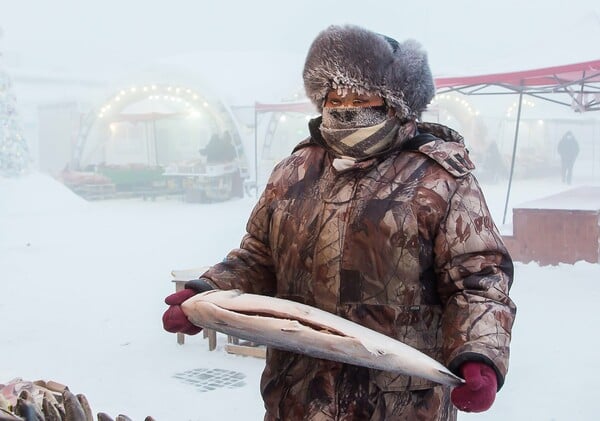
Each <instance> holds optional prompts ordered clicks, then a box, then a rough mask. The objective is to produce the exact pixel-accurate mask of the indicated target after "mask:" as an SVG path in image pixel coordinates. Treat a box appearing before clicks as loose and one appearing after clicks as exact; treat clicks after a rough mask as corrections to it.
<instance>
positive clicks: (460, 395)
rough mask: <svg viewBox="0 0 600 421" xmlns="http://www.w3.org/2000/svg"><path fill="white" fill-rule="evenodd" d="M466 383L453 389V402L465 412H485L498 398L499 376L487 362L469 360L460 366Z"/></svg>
mask: <svg viewBox="0 0 600 421" xmlns="http://www.w3.org/2000/svg"><path fill="white" fill-rule="evenodd" d="M460 373H461V374H462V377H463V379H465V384H463V385H461V386H458V387H456V388H454V390H452V395H451V398H452V403H453V404H454V406H456V407H457V408H458V409H460V410H461V411H464V412H483V411H487V410H488V409H490V407H491V406H492V404H493V403H494V399H496V392H497V391H498V378H497V377H496V372H495V371H494V369H493V368H492V367H490V366H489V365H487V364H485V363H481V362H476V361H468V362H466V363H464V364H463V365H461V366H460Z"/></svg>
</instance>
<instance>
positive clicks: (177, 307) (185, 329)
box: [162, 289, 202, 335]
mask: <svg viewBox="0 0 600 421" xmlns="http://www.w3.org/2000/svg"><path fill="white" fill-rule="evenodd" d="M196 294H198V293H197V292H196V291H194V290H193V289H182V290H181V291H177V292H176V293H174V294H171V295H169V296H168V297H167V298H165V303H167V304H168V305H169V306H170V307H169V308H168V309H167V311H165V313H164V314H163V317H162V321H163V327H164V328H165V330H166V331H167V332H171V333H185V334H186V335H195V334H196V333H198V332H200V331H202V328H201V327H198V326H196V325H194V324H192V323H191V322H190V321H189V320H188V318H187V316H186V315H185V314H184V313H183V310H182V309H181V303H183V302H184V301H185V300H187V299H188V298H190V297H193V296H194V295H196Z"/></svg>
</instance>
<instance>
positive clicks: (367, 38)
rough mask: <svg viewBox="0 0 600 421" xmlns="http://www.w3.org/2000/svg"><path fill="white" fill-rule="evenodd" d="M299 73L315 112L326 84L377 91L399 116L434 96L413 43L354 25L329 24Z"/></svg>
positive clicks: (415, 111)
mask: <svg viewBox="0 0 600 421" xmlns="http://www.w3.org/2000/svg"><path fill="white" fill-rule="evenodd" d="M303 78H304V88H305V90H306V94H307V95H308V97H309V98H310V100H311V101H312V102H313V103H314V104H315V105H316V107H317V108H318V110H319V111H320V112H322V111H323V104H324V101H325V97H326V96H327V92H329V90H330V89H339V90H345V89H353V90H355V91H356V92H358V93H371V94H373V93H375V94H378V95H380V96H381V97H382V98H384V100H385V101H386V103H387V105H388V106H391V107H394V108H395V109H396V113H397V115H398V116H399V117H402V118H407V117H408V118H418V117H419V116H420V115H421V113H422V112H423V111H424V110H425V108H426V107H427V104H429V102H430V101H431V99H432V98H433V96H434V95H435V85H434V83H433V77H432V75H431V70H430V69H429V64H428V62H427V53H426V52H425V51H424V50H423V49H422V48H421V45H420V44H419V43H418V42H416V41H414V40H407V41H405V42H403V43H399V42H397V41H396V40H394V39H392V38H389V37H386V36H384V35H381V34H377V33H375V32H371V31H369V30H367V29H364V28H361V27H358V26H354V25H345V26H335V25H333V26H330V27H329V28H327V29H325V30H324V31H322V32H321V33H320V34H319V35H318V36H317V37H316V38H315V40H314V41H313V43H312V45H311V46H310V49H309V50H308V55H307V57H306V62H305V63H304V71H303Z"/></svg>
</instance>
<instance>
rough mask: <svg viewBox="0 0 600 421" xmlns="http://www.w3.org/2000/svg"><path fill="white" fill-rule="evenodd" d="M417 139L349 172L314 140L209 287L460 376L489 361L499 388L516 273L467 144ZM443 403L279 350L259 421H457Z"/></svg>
mask: <svg viewBox="0 0 600 421" xmlns="http://www.w3.org/2000/svg"><path fill="white" fill-rule="evenodd" d="M418 128H419V132H421V133H430V134H432V135H433V136H435V138H433V137H432V139H433V140H432V141H430V142H428V143H425V144H423V145H421V146H420V147H419V148H418V149H416V150H407V149H405V148H399V149H397V150H394V151H392V152H389V153H388V154H387V155H386V156H382V157H377V158H372V159H370V160H367V161H363V162H359V163H357V164H355V166H353V167H352V168H349V169H346V170H343V171H336V170H335V169H334V167H333V166H332V159H333V158H332V156H331V155H330V154H328V153H327V151H326V150H325V149H324V148H323V147H322V146H321V145H320V144H319V142H318V139H317V137H318V133H316V132H314V131H313V136H312V137H311V138H310V139H308V140H307V141H305V142H303V143H302V144H300V145H299V146H298V147H297V148H296V150H295V151H294V153H293V154H292V155H291V156H289V157H287V158H286V159H284V160H283V161H282V162H280V163H279V164H278V165H277V166H276V167H275V169H274V171H273V173H272V175H271V177H270V179H269V181H268V184H267V186H266V188H265V190H264V192H263V194H262V196H261V197H260V199H259V201H258V203H257V205H256V207H255V208H254V210H253V212H252V214H251V216H250V219H249V221H248V224H247V234H246V235H245V236H244V238H243V240H242V242H241V245H240V247H239V248H238V249H235V250H233V251H231V252H230V253H229V254H228V256H227V257H226V259H225V260H224V261H223V262H221V263H219V264H217V265H215V266H213V267H212V268H211V269H209V270H208V272H206V273H205V274H204V275H203V276H205V277H207V278H209V279H210V280H211V282H212V283H213V284H214V285H215V286H216V287H218V288H221V289H229V288H238V289H241V290H243V291H246V292H252V293H256V294H265V295H271V296H276V297H280V298H286V299H290V300H294V301H298V302H302V303H305V304H309V305H312V306H315V307H318V308H320V309H323V310H326V311H329V312H331V313H335V314H337V315H340V316H342V317H345V318H347V319H349V320H352V321H354V322H356V323H359V324H361V325H363V326H366V327H368V328H371V329H374V330H376V331H379V332H381V333H384V334H386V335H388V336H391V337H393V338H395V339H398V340H400V341H402V342H404V343H406V344H408V345H410V346H413V347H415V348H417V349H419V350H421V351H422V352H425V353H426V354H428V355H430V356H431V357H433V358H435V359H436V360H438V361H440V362H442V363H443V364H445V365H447V366H448V367H449V368H450V369H451V370H453V371H454V372H457V370H458V367H459V366H460V364H461V363H462V362H464V361H467V360H478V361H483V362H486V363H488V364H490V365H491V366H492V367H494V369H495V370H496V373H497V375H498V380H499V385H500V386H502V383H503V382H504V376H505V375H506V372H507V369H508V358H509V343H510V336H511V327H512V324H513V320H514V317H515V312H516V308H515V305H514V304H513V302H512V301H511V299H510V298H509V296H508V293H509V288H510V285H511V283H512V274H513V267H512V261H511V258H510V256H509V254H508V252H507V250H506V248H505V246H504V244H503V242H502V239H501V236H500V234H499V233H498V230H497V228H496V226H495V225H494V222H493V221H492V218H491V216H490V212H489V210H488V208H487V206H486V203H485V200H484V197H483V194H482V192H481V190H480V187H479V185H478V183H477V181H476V180H475V178H474V177H473V175H472V174H471V171H472V170H473V169H474V166H473V164H472V163H471V161H470V160H469V157H468V153H467V151H466V149H465V147H464V143H463V140H462V137H461V136H460V135H458V133H456V132H454V131H452V130H451V129H449V128H447V127H444V126H441V125H437V124H430V123H429V124H419V126H418ZM434 386H438V387H434ZM449 390H450V389H449V388H448V387H443V386H439V385H436V384H434V383H432V382H431V381H429V380H425V379H422V378H417V377H409V376H405V375H398V374H393V373H389V372H382V371H377V370H373V369H368V368H363V367H356V366H352V365H347V364H341V363H337V362H331V361H324V360H319V359H315V358H311V357H307V356H303V355H299V354H293V353H289V352H283V351H279V350H275V349H268V352H267V361H266V368H265V370H264V373H263V376H262V380H261V392H262V395H263V398H264V401H265V407H266V410H267V413H266V416H265V419H266V420H276V419H277V420H279V419H281V420H296V419H311V420H312V419H323V420H330V419H331V420H333V419H336V420H337V419H374V420H384V419H420V418H419V417H420V416H423V417H424V418H423V419H429V420H431V419H454V418H455V417H456V409H455V408H453V407H452V405H451V404H450V401H449ZM426 395H427V396H429V397H428V398H426ZM423 399H424V401H423V402H422V404H423V405H422V406H423V407H422V408H420V409H419V405H420V404H419V403H418V402H419V400H423ZM427 399H430V400H429V401H427ZM431 399H433V400H431ZM415 408H416V409H415ZM419 410H420V411H421V412H422V411H425V412H422V413H421V415H420V416H419V417H417V415H415V414H414V411H419ZM406 411H412V412H411V413H410V414H412V415H410V414H409V415H406V414H408V412H406ZM428 411H429V412H428Z"/></svg>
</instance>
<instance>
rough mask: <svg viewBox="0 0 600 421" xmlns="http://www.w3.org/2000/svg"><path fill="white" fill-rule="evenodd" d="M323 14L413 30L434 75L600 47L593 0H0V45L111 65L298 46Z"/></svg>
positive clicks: (13, 54) (25, 56) (34, 56)
mask: <svg viewBox="0 0 600 421" xmlns="http://www.w3.org/2000/svg"><path fill="white" fill-rule="evenodd" d="M332 23H354V24H358V25H361V26H365V27H367V28H370V29H372V30H375V31H377V32H381V33H385V34H387V35H389V36H392V37H394V38H396V39H398V40H404V39H406V38H415V39H417V40H419V41H420V42H421V43H422V44H423V45H424V47H425V48H426V49H427V50H428V51H429V56H430V61H431V62H432V67H433V71H434V73H435V74H442V73H447V72H450V73H453V72H458V73H463V74H464V73H470V72H472V71H473V70H474V69H473V66H476V67H479V66H480V67H481V68H482V69H483V68H488V64H489V63H495V62H496V63H499V65H501V66H502V67H506V66H507V65H508V64H507V63H510V62H511V60H513V59H514V60H517V63H516V66H517V67H519V65H521V64H522V65H523V66H525V67H526V68H527V67H529V65H528V63H524V62H523V60H526V61H529V62H531V64H532V65H537V64H538V63H540V64H545V63H546V62H548V63H551V64H553V63H554V62H555V61H556V60H560V59H563V58H564V59H565V60H577V58H578V57H581V59H582V60H581V61H583V60H585V59H588V58H589V57H590V55H591V57H593V58H597V57H598V55H600V53H599V52H598V48H597V45H598V44H597V39H598V38H597V37H594V36H593V35H594V34H598V33H600V2H598V1H596V0H573V1H569V2H566V3H565V2H564V1H562V0H546V1H540V0H531V1H522V0H505V1H502V2H498V3H496V4H490V2H487V1H480V0H457V1H452V2H448V1H442V0H436V1H431V0H430V1H420V2H417V1H413V2H410V3H408V2H401V1H386V0H380V1H378V2H367V1H365V0H362V1H356V0H345V1H328V0H303V1H297V2H288V1H280V0H258V1H252V2H249V1H245V0H221V1H218V2H200V1H192V0H187V1H185V0H173V1H168V2H165V1H157V0H154V1H152V0H150V1H141V0H129V1H126V0H125V1H124V0H105V1H101V2H100V1H95V2H81V1H76V0H55V1H51V2H49V1H45V0H37V1H33V0H19V1H15V0H0V27H2V28H3V30H4V39H3V41H1V42H2V44H3V45H2V44H0V48H1V49H2V50H4V51H5V53H6V56H7V60H8V61H12V62H13V63H16V64H19V65H20V66H25V67H27V68H40V69H62V70H65V71H68V72H69V73H70V72H71V71H73V70H80V69H86V71H91V70H92V69H107V71H108V69H111V70H112V71H114V70H115V69H117V68H122V66H123V65H126V66H127V65H128V66H135V65H139V64H140V63H143V62H147V61H152V60H155V59H159V58H164V57H168V56H173V55H181V54H189V53H193V52H199V51H206V50H217V51H223V50H238V51H239V50H242V51H248V50H256V49H262V50H268V51H279V52H288V53H290V52H291V53H296V54H301V55H304V54H305V53H306V51H307V49H308V46H309V44H310V42H311V41H312V40H313V39H314V37H315V35H316V34H317V33H318V32H319V31H320V30H322V29H324V28H325V27H327V26H328V25H329V24H332ZM542 40H546V41H542ZM561 40H568V43H569V46H564V47H563V46H562V45H561V43H562V41H561ZM588 47H590V48H588ZM591 47H596V48H591ZM589 50H593V51H589ZM462 63H464V64H462ZM245 70H246V71H248V70H249V69H245ZM240 71H242V69H240ZM298 71H299V72H300V69H298Z"/></svg>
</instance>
